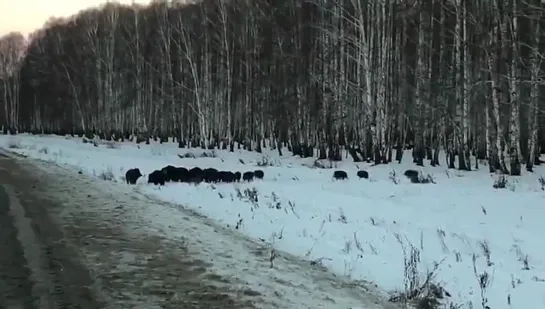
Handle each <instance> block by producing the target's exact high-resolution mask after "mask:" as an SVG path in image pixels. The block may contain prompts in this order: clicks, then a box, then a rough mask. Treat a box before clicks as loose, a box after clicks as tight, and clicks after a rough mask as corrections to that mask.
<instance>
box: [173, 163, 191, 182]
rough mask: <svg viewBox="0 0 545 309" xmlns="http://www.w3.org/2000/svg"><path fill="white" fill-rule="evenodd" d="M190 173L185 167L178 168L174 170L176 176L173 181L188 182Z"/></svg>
mask: <svg viewBox="0 0 545 309" xmlns="http://www.w3.org/2000/svg"><path fill="white" fill-rule="evenodd" d="M188 175H189V171H188V170H187V168H185V167H176V168H175V169H174V176H173V178H172V181H177V182H188V181H189V180H188V178H189V176H188Z"/></svg>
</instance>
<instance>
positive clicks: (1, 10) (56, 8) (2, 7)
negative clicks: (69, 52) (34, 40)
mask: <svg viewBox="0 0 545 309" xmlns="http://www.w3.org/2000/svg"><path fill="white" fill-rule="evenodd" d="M105 2H106V1H105V0H46V1H44V0H2V1H0V36H2V35H5V34H7V33H9V32H12V31H17V32H21V33H23V34H24V35H27V34H29V33H31V32H33V31H34V30H36V29H38V28H40V27H42V26H43V24H44V23H45V22H46V21H47V20H48V19H49V18H50V17H52V16H55V17H66V16H70V15H72V14H75V13H77V12H78V11H80V10H83V9H85V8H88V7H91V6H96V5H100V4H102V3H105ZM110 2H119V3H131V2H132V0H118V1H110ZM134 2H136V3H149V2H150V1H149V0H134Z"/></svg>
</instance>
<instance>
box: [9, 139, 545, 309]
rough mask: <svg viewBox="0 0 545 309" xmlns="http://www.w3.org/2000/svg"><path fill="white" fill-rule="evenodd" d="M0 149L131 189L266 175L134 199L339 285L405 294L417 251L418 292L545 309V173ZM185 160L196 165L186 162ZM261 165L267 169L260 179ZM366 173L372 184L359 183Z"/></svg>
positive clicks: (16, 146)
mask: <svg viewBox="0 0 545 309" xmlns="http://www.w3.org/2000/svg"><path fill="white" fill-rule="evenodd" d="M111 145H113V146H111ZM0 147H3V148H6V149H8V150H10V151H14V152H17V153H19V154H24V155H27V156H29V157H32V158H38V159H44V160H49V161H54V162H56V163H58V164H65V165H69V166H73V167H74V168H76V169H79V170H81V171H82V172H83V173H89V174H91V175H96V176H97V177H98V178H104V176H107V174H110V173H112V174H113V175H114V176H115V179H114V181H117V182H123V183H124V181H123V180H122V177H123V176H124V174H125V171H126V170H127V169H129V168H134V167H138V168H140V170H141V171H142V173H143V174H149V173H151V172H152V171H154V170H156V169H161V168H162V167H164V166H166V165H169V164H171V165H175V166H184V167H188V168H191V167H195V166H198V167H201V168H206V167H214V168H217V169H218V170H231V171H240V172H245V171H253V170H255V169H262V170H264V172H265V178H264V179H263V180H258V181H254V182H251V183H236V184H205V183H203V184H200V185H197V186H196V185H190V184H183V183H170V184H167V185H166V186H165V187H155V186H152V185H148V184H147V183H146V180H147V177H146V176H144V177H142V178H141V179H140V181H139V183H138V184H137V186H135V187H134V190H137V191H139V192H141V193H144V194H153V195H155V196H157V197H158V198H160V199H163V200H165V201H169V202H174V203H177V204H182V205H184V206H186V207H189V208H192V209H194V210H195V211H197V212H199V213H201V214H203V215H205V216H207V217H209V218H211V219H213V220H215V221H217V222H220V223H223V224H225V226H229V227H231V228H233V229H238V230H239V231H240V232H242V233H244V234H246V235H248V236H250V237H252V238H256V239H261V240H262V241H263V242H266V243H268V244H270V246H272V247H273V248H276V249H278V250H282V251H287V252H290V253H292V254H294V255H298V256H301V257H303V258H305V259H308V260H309V261H316V262H318V263H321V264H323V265H324V266H325V267H327V268H329V269H330V270H331V271H332V272H334V273H338V274H341V275H346V276H347V277H349V278H351V279H353V280H366V281H373V282H375V283H377V284H378V286H379V287H380V288H382V289H384V291H386V292H392V291H405V290H407V289H408V287H407V286H408V285H409V284H408V283H407V281H408V280H407V279H406V277H411V275H410V274H411V273H413V272H412V271H410V270H408V269H407V268H410V267H406V266H405V265H406V264H407V263H409V262H410V260H411V255H412V256H415V254H411V252H413V253H414V252H416V251H418V253H417V255H418V259H417V260H416V263H415V264H416V265H417V270H416V271H417V272H418V274H419V279H420V283H422V282H423V281H424V280H425V277H426V275H427V274H428V273H430V272H433V274H434V276H435V277H434V279H433V281H434V282H436V283H437V284H439V285H440V286H442V287H444V288H445V290H446V291H447V292H448V293H449V294H450V295H451V297H447V299H448V301H450V302H452V303H455V304H460V305H462V308H470V304H469V303H470V302H471V303H472V307H473V308H482V307H484V306H488V307H490V308H493V309H501V308H515V309H519V308H520V309H541V308H545V240H544V239H543V235H545V224H543V222H544V220H545V203H544V201H545V191H543V189H542V185H541V184H540V182H539V178H540V177H541V176H542V175H543V176H545V170H544V169H542V168H539V167H538V168H537V169H536V172H535V173H533V174H525V175H524V176H522V177H512V178H509V183H508V186H507V187H508V188H507V189H494V188H492V185H493V183H494V180H495V179H496V177H497V176H493V175H490V174H489V173H488V169H487V167H486V166H484V165H481V169H480V170H478V171H473V172H459V171H455V170H448V171H447V170H446V168H445V167H444V166H442V167H435V168H433V167H425V168H423V169H424V172H425V173H428V174H430V175H432V176H433V178H434V180H435V183H436V184H411V183H410V181H409V180H408V179H407V178H406V177H404V176H403V172H404V171H405V170H406V169H416V167H415V166H414V165H413V164H412V160H411V157H410V154H406V156H405V159H404V162H403V163H402V164H397V163H394V164H390V165H382V166H375V167H372V166H371V165H370V164H367V163H358V164H355V163H353V162H352V161H351V160H350V159H347V160H346V161H344V162H339V163H337V166H336V167H335V168H334V169H342V170H345V171H346V172H347V173H348V175H349V179H348V180H344V181H333V180H332V177H331V176H332V173H333V169H318V168H312V165H313V160H312V159H300V158H298V157H292V156H291V155H290V153H289V152H287V151H284V152H285V153H284V156H283V157H279V156H278V153H277V152H276V151H274V150H265V151H264V153H263V154H258V153H256V152H247V151H244V150H236V151H235V152H234V153H229V152H226V151H219V150H216V151H214V154H215V156H213V157H211V156H208V157H202V156H201V155H202V154H203V152H207V153H208V154H210V153H211V151H203V150H201V149H179V148H177V145H176V144H174V143H165V144H158V143H152V144H151V145H145V144H140V145H136V144H134V143H116V144H100V145H98V147H95V146H94V145H93V144H92V143H83V142H82V139H81V138H68V137H66V138H65V137H58V136H57V137H55V136H42V137H38V136H30V135H18V136H15V137H14V136H0ZM186 153H192V154H194V155H195V157H196V158H184V159H181V158H180V157H179V155H182V157H183V155H184V154H186ZM263 161H267V162H268V164H267V166H264V167H258V163H262V162H263ZM444 162H445V161H444V159H442V160H441V163H442V164H443V165H444ZM358 169H365V170H367V171H368V172H369V174H370V179H368V180H365V179H361V180H360V179H358V178H357V177H356V171H357V170H358ZM393 170H395V174H396V176H392V171H393ZM106 178H108V177H106ZM393 178H395V181H394V179H393ZM394 182H395V183H394ZM396 183H397V184H396ZM540 239H541V240H540ZM473 257H475V259H474V258H473ZM409 264H411V263H409ZM485 274H486V275H485ZM484 277H486V278H484ZM482 279H486V280H485V281H487V282H486V283H485V284H484V286H481V284H480V282H481V281H483V280H482ZM409 281H410V280H409ZM483 299H485V300H484V302H485V303H484V304H483Z"/></svg>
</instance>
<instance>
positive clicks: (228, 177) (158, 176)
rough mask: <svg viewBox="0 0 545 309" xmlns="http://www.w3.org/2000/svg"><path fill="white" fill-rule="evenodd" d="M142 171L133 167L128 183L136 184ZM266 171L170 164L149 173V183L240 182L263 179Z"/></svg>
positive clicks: (126, 174)
mask: <svg viewBox="0 0 545 309" xmlns="http://www.w3.org/2000/svg"><path fill="white" fill-rule="evenodd" d="M142 176H143V175H142V173H141V172H140V169H138V168H132V169H130V170H128V171H127V172H126V173H125V180H126V181H127V184H132V185H133V184H136V182H137V181H138V178H140V177H142ZM264 176H265V173H264V172H263V171H262V170H255V171H248V172H244V173H241V172H234V173H233V172H231V171H218V170H217V169H215V168H205V169H201V168H200V167H193V168H191V169H187V168H185V167H176V166H172V165H168V166H165V167H163V168H162V169H161V170H155V171H153V172H151V173H150V174H149V175H148V183H152V184H154V185H161V186H164V185H165V183H167V182H184V183H201V182H207V183H217V182H225V183H231V182H239V181H241V180H242V181H252V180H254V179H256V178H257V179H263V177H264Z"/></svg>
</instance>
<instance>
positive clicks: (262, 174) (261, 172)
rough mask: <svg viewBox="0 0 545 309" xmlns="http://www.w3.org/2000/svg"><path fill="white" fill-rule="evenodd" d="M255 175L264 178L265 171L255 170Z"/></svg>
mask: <svg viewBox="0 0 545 309" xmlns="http://www.w3.org/2000/svg"><path fill="white" fill-rule="evenodd" d="M254 176H255V178H257V179H263V177H265V173H263V171H262V170H255V171H254Z"/></svg>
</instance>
